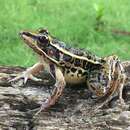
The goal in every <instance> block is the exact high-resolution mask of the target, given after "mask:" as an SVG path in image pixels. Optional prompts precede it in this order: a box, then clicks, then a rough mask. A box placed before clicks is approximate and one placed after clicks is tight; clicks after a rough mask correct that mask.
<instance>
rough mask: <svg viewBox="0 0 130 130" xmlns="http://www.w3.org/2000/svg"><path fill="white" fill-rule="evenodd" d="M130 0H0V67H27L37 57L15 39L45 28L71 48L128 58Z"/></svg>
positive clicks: (129, 48) (129, 52)
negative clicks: (119, 31) (21, 34)
mask: <svg viewBox="0 0 130 130" xmlns="http://www.w3.org/2000/svg"><path fill="white" fill-rule="evenodd" d="M129 5H130V0H125V1H123V0H91V1H90V0H0V64H1V65H21V66H30V65H32V64H33V63H34V62H35V61H36V56H35V54H34V53H32V51H31V49H29V48H27V47H26V46H25V44H23V42H22V41H21V39H20V38H19V36H18V33H19V32H20V30H27V29H28V30H36V29H38V28H40V27H45V28H47V29H48V30H49V31H50V32H51V33H52V34H53V35H54V36H56V37H58V38H59V39H61V40H63V41H65V42H67V43H71V44H72V46H77V47H81V48H85V49H88V50H90V51H92V52H94V53H95V54H97V55H99V56H107V55H111V54H117V55H118V56H119V57H120V58H121V59H123V60H128V59H130V58H129V57H130V51H129V50H130V36H126V35H119V34H113V33H112V32H111V30H113V29H116V30H123V31H130V30H129V28H130V7H129Z"/></svg>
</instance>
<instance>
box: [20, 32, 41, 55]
mask: <svg viewBox="0 0 130 130" xmlns="http://www.w3.org/2000/svg"><path fill="white" fill-rule="evenodd" d="M19 35H20V37H21V38H22V40H24V42H25V43H26V44H27V45H28V46H29V47H30V48H32V49H33V50H34V51H35V52H36V53H37V54H40V55H41V54H42V50H41V49H40V48H39V47H38V46H37V34H35V33H31V32H27V31H21V32H20V33H19Z"/></svg>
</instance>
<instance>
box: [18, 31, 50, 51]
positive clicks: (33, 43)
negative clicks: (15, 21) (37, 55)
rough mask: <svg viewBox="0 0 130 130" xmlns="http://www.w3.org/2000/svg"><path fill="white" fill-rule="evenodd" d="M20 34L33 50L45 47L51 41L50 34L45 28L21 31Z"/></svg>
mask: <svg viewBox="0 0 130 130" xmlns="http://www.w3.org/2000/svg"><path fill="white" fill-rule="evenodd" d="M20 36H21V38H22V39H23V40H24V41H25V43H26V44H27V45H28V46H29V47H30V48H32V49H33V50H34V51H35V52H38V50H39V51H40V50H44V49H46V47H47V46H48V45H49V44H50V42H51V36H50V35H49V33H48V30H46V29H40V30H38V31H37V32H36V33H33V32H30V31H21V32H20Z"/></svg>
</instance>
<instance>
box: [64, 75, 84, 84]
mask: <svg viewBox="0 0 130 130" xmlns="http://www.w3.org/2000/svg"><path fill="white" fill-rule="evenodd" d="M64 77H65V81H66V83H70V84H79V83H84V82H85V79H86V78H85V77H86V76H77V75H76V74H65V75H64Z"/></svg>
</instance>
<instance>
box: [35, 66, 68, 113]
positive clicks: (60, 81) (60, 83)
mask: <svg viewBox="0 0 130 130" xmlns="http://www.w3.org/2000/svg"><path fill="white" fill-rule="evenodd" d="M53 71H54V73H53V74H55V78H56V83H55V85H54V86H55V88H54V89H53V91H52V94H51V96H50V97H49V98H48V99H47V100H46V101H45V102H44V103H42V106H41V108H40V110H39V111H38V112H37V113H36V115H37V114H38V113H40V112H41V111H43V110H45V109H47V108H49V107H50V106H52V105H54V104H55V102H56V101H57V99H58V98H59V97H60V96H61V94H62V92H63V90H64V87H65V85H66V82H65V79H64V76H63V73H62V71H61V70H60V68H58V67H56V66H55V70H53Z"/></svg>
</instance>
